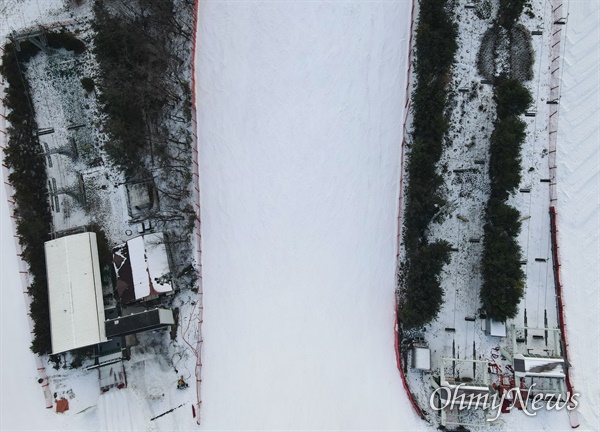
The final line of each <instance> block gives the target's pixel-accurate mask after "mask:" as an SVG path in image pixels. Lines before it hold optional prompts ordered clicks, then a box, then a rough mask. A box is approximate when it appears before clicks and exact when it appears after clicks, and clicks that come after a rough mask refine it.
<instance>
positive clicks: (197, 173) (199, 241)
mask: <svg viewBox="0 0 600 432" xmlns="http://www.w3.org/2000/svg"><path fill="white" fill-rule="evenodd" d="M193 19H194V26H193V29H192V86H191V87H192V88H191V92H192V128H193V130H192V143H193V146H194V150H193V152H194V188H195V191H196V205H195V207H196V253H197V260H198V303H197V306H198V340H197V342H196V399H197V404H196V411H197V413H196V423H197V424H200V422H201V420H200V419H201V408H202V393H201V385H202V341H203V338H202V322H203V315H204V303H203V290H202V289H203V288H202V285H203V284H202V223H201V218H200V163H199V161H198V132H197V131H198V119H197V113H196V31H197V27H198V0H195V1H194V18H193Z"/></svg>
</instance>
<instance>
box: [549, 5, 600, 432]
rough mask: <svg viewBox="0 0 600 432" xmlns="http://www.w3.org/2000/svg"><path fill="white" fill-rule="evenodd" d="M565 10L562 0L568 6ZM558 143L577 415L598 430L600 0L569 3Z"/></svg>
mask: <svg viewBox="0 0 600 432" xmlns="http://www.w3.org/2000/svg"><path fill="white" fill-rule="evenodd" d="M563 8H564V6H563ZM568 14H569V19H568V23H567V37H566V41H565V42H564V48H563V49H564V63H563V72H562V82H561V100H560V111H559V116H560V117H559V123H558V142H557V155H556V161H557V165H558V168H557V198H558V201H557V205H556V206H557V213H558V216H557V220H558V241H559V246H560V249H559V254H560V258H561V263H562V267H561V276H562V283H563V287H564V288H563V291H564V304H565V310H566V318H565V319H566V325H567V341H568V343H569V354H570V361H571V363H572V364H573V368H572V379H573V386H574V387H575V391H577V392H579V393H581V394H582V396H581V397H580V401H581V405H580V409H579V419H580V421H581V424H582V428H583V429H585V430H600V416H599V413H598V407H599V406H600V378H599V377H600V364H599V361H598V359H599V358H600V318H599V315H598V312H599V310H600V288H599V281H600V168H599V167H600V144H599V143H600V88H599V87H600V69H599V68H598V64H600V27H599V26H598V23H600V5H599V4H598V2H581V1H573V0H572V1H570V2H569V3H568Z"/></svg>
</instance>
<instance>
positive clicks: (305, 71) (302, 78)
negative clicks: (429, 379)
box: [196, 1, 425, 430]
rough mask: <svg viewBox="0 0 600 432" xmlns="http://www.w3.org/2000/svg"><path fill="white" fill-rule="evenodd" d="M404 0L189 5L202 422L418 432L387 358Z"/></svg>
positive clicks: (406, 15)
mask: <svg viewBox="0 0 600 432" xmlns="http://www.w3.org/2000/svg"><path fill="white" fill-rule="evenodd" d="M409 26H410V2H408V1H405V2H334V3H321V2H301V3H292V2H248V3H244V2H235V3H224V2H206V3H202V4H201V6H200V12H199V24H198V29H199V30H198V32H199V33H198V57H197V59H196V70H197V76H196V84H197V103H198V125H199V127H198V146H199V152H200V155H199V160H200V164H201V166H200V177H201V178H200V185H201V197H202V224H203V245H202V246H203V247H202V251H203V277H204V280H203V284H204V321H203V328H202V331H203V335H204V344H203V352H202V359H203V382H202V394H203V401H202V410H203V411H202V424H203V426H204V428H205V429H206V430H215V429H217V430H222V429H228V430H253V429H260V430H265V429H266V430H291V429H294V430H305V429H306V430H367V429H368V430H375V429H394V430H400V429H404V430H406V429H410V430H415V429H417V428H424V427H425V423H422V422H420V421H417V418H416V415H415V413H414V412H413V411H412V408H411V407H410V405H409V403H408V401H407V397H406V393H405V391H404V389H403V387H402V382H401V380H400V376H399V372H398V370H397V368H396V359H395V352H394V291H395V287H396V282H395V280H394V279H395V278H394V274H395V229H396V228H395V227H396V217H397V213H396V212H397V199H398V187H399V186H398V177H399V171H398V169H399V160H400V143H401V138H402V137H401V134H402V121H401V119H403V118H404V101H405V83H406V69H407V57H408V52H407V42H408V29H409Z"/></svg>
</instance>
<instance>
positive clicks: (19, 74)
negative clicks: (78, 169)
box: [0, 31, 85, 354]
mask: <svg viewBox="0 0 600 432" xmlns="http://www.w3.org/2000/svg"><path fill="white" fill-rule="evenodd" d="M47 40H48V45H49V46H50V47H54V48H65V49H69V50H72V51H75V52H82V50H85V45H84V44H83V42H81V41H80V40H78V39H76V38H75V37H74V36H72V35H71V34H69V33H66V32H64V31H63V32H50V33H48V34H47ZM39 52H40V49H39V48H38V47H37V46H35V45H33V44H31V43H30V42H27V41H24V42H21V43H20V51H17V50H16V47H15V46H14V45H13V43H12V42H10V43H7V44H6V45H5V46H4V52H3V55H2V65H1V66H0V73H1V74H2V75H3V76H4V79H5V80H6V83H7V84H8V86H7V88H6V94H5V96H4V105H5V107H6V108H7V109H8V115H7V116H6V119H7V120H8V123H9V124H10V125H9V126H8V127H7V130H6V134H7V138H8V145H7V147H6V149H5V151H4V163H5V164H6V165H7V166H8V167H9V168H10V170H11V172H10V174H9V176H8V181H9V182H10V183H11V184H12V186H13V188H14V190H15V192H14V195H13V197H12V198H13V200H14V201H15V214H14V216H15V217H16V221H17V235H18V236H19V243H20V245H21V247H22V249H23V253H22V258H23V260H24V261H25V262H26V263H27V265H28V266H29V274H30V277H31V284H30V285H29V287H28V292H29V295H30V296H31V307H30V314H31V317H32V319H33V321H34V330H33V332H34V334H33V340H32V345H31V349H32V351H34V352H35V353H38V354H45V353H49V352H50V351H51V338H50V315H49V310H48V288H47V280H46V260H45V254H44V242H46V241H48V240H49V239H50V234H49V233H50V223H51V221H52V218H51V215H50V209H49V205H48V193H47V188H46V187H47V184H48V177H47V174H46V165H45V161H44V156H42V154H41V152H40V149H41V147H40V144H39V141H38V137H37V124H36V121H35V111H34V107H33V104H32V103H31V100H30V99H29V96H28V95H29V94H30V89H29V85H28V83H27V80H26V78H25V76H24V74H23V72H24V69H25V68H26V67H27V65H26V63H27V61H29V59H31V58H32V57H33V56H35V55H36V54H38V53H39Z"/></svg>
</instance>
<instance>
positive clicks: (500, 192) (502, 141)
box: [489, 116, 526, 199]
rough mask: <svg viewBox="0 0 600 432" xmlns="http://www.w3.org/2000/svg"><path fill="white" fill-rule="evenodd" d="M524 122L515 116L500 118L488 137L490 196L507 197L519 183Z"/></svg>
mask: <svg viewBox="0 0 600 432" xmlns="http://www.w3.org/2000/svg"><path fill="white" fill-rule="evenodd" d="M525 127H526V125H525V122H523V121H522V120H521V119H519V118H517V117H516V116H511V117H507V118H505V119H504V120H500V121H499V122H498V123H497V124H496V127H495V128H494V131H493V132H492V137H491V139H490V168H489V175H490V182H491V191H492V192H491V196H492V198H498V199H507V198H508V196H509V195H510V194H511V193H513V192H515V191H516V190H517V188H518V187H519V184H520V183H521V146H522V144H523V142H524V141H525Z"/></svg>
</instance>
